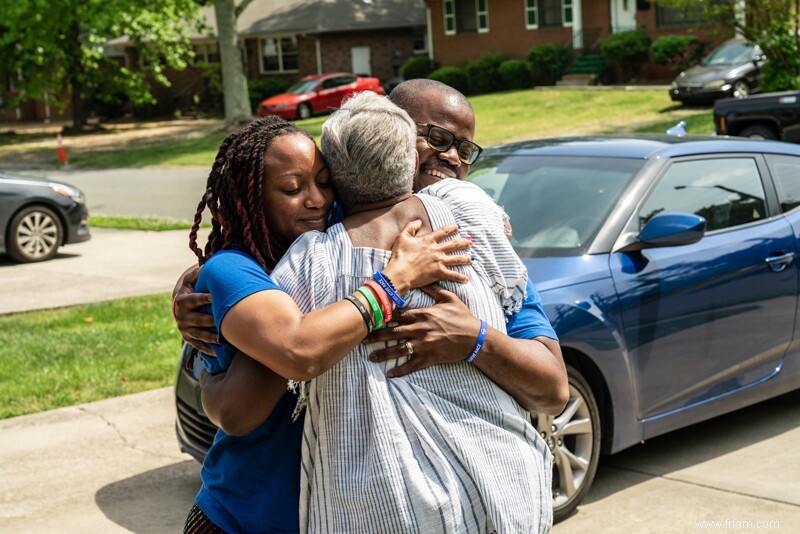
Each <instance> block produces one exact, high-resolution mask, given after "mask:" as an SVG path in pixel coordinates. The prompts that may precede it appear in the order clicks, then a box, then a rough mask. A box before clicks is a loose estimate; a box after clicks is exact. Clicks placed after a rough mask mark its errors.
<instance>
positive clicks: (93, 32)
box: [0, 0, 199, 129]
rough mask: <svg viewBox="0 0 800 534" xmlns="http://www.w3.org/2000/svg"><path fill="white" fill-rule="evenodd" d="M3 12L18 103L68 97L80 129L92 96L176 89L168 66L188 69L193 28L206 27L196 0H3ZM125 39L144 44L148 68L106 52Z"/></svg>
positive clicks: (6, 58)
mask: <svg viewBox="0 0 800 534" xmlns="http://www.w3.org/2000/svg"><path fill="white" fill-rule="evenodd" d="M0 13H2V14H3V16H2V20H1V21H0V55H2V57H0V72H3V73H5V74H6V75H8V76H13V78H14V81H15V84H16V86H17V87H18V88H19V93H20V96H19V97H17V99H16V100H17V101H20V100H44V99H48V98H53V97H54V96H55V97H56V98H57V97H58V96H59V95H65V94H68V95H70V102H71V104H72V120H73V126H74V127H75V128H76V129H80V128H81V127H83V126H84V125H85V124H86V118H87V113H86V107H85V103H86V100H87V98H88V99H91V100H93V101H103V102H114V101H119V100H120V99H122V98H128V99H130V101H131V102H132V103H133V104H134V105H143V104H149V103H154V102H155V100H154V98H153V96H152V94H151V93H150V84H149V79H152V80H153V81H155V82H157V83H161V84H163V85H167V86H168V85H169V81H168V80H167V78H166V76H164V69H165V68H167V67H171V68H174V69H177V70H181V69H183V68H185V67H186V65H187V59H189V58H190V57H191V45H190V43H189V39H188V37H187V34H186V31H187V29H188V28H189V26H190V25H192V24H199V22H198V21H199V4H198V3H197V2H196V1H195V0H0ZM121 37H125V38H127V40H128V42H129V43H130V44H131V45H132V46H134V47H136V48H137V49H138V51H139V54H140V56H141V58H142V59H143V60H144V61H145V62H146V64H147V65H148V67H147V68H146V69H141V68H139V67H138V66H136V67H133V68H131V67H128V66H126V65H124V64H122V63H121V62H119V61H116V60H114V59H113V58H109V57H107V56H106V55H104V51H106V50H107V49H108V43H109V41H111V40H113V39H116V38H121ZM13 103H14V102H12V104H13ZM51 104H52V105H54V106H55V107H60V108H62V109H63V108H64V107H65V103H64V102H60V101H59V100H51Z"/></svg>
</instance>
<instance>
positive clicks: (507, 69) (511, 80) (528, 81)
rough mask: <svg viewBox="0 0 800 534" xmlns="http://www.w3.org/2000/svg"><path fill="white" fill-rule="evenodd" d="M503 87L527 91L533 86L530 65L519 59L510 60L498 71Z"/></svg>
mask: <svg viewBox="0 0 800 534" xmlns="http://www.w3.org/2000/svg"><path fill="white" fill-rule="evenodd" d="M497 71H498V72H499V73H500V79H501V80H502V81H503V86H504V87H506V88H508V89H527V88H529V87H530V86H531V85H532V84H533V79H532V78H531V70H530V68H528V64H527V63H525V62H524V61H520V60H518V59H508V60H506V61H503V62H502V63H501V64H500V67H499V68H498V69H497Z"/></svg>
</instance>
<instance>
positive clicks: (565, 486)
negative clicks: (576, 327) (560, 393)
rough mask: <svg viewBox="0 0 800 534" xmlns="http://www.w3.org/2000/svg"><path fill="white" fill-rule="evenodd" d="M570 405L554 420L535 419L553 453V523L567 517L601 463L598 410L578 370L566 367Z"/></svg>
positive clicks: (577, 503)
mask: <svg viewBox="0 0 800 534" xmlns="http://www.w3.org/2000/svg"><path fill="white" fill-rule="evenodd" d="M567 376H568V378H569V402H568V403H567V407H566V408H564V411H563V412H561V414H559V415H558V416H556V417H553V416H548V415H539V416H537V421H536V427H537V430H539V433H540V434H541V436H542V437H543V438H544V439H545V441H546V442H547V446H548V447H549V448H550V452H552V453H553V459H554V463H553V521H554V522H558V521H561V520H562V519H564V518H565V517H567V516H568V515H569V514H570V513H572V511H573V510H575V508H576V507H577V506H578V505H579V504H580V503H581V501H582V500H583V499H584V497H585V496H586V493H587V492H588V491H589V487H590V486H591V485H592V481H593V480H594V475H595V473H596V472H597V464H598V463H599V461H600V411H599V410H598V409H597V402H595V399H594V395H593V394H592V390H591V388H590V387H589V384H588V383H587V382H586V380H585V379H584V378H583V376H581V374H580V373H579V372H578V370H577V369H575V368H574V367H571V366H569V365H568V366H567Z"/></svg>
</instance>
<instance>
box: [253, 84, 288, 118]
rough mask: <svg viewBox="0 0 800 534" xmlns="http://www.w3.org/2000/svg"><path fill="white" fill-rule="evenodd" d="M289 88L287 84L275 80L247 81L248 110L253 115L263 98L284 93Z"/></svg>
mask: <svg viewBox="0 0 800 534" xmlns="http://www.w3.org/2000/svg"><path fill="white" fill-rule="evenodd" d="M288 88H289V82H287V81H284V80H280V79H277V78H261V79H258V80H247V93H248V95H249V96H250V109H252V110H253V113H255V112H256V111H257V110H258V106H259V105H260V104H261V101H262V100H264V99H265V98H269V97H271V96H274V95H278V94H280V93H285V92H286V90H287V89H288Z"/></svg>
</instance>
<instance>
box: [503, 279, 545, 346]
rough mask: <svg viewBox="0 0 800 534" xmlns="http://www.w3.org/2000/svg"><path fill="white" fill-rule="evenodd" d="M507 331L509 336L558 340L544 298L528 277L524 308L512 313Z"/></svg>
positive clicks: (507, 324)
mask: <svg viewBox="0 0 800 534" xmlns="http://www.w3.org/2000/svg"><path fill="white" fill-rule="evenodd" d="M506 331H507V332H508V335H509V337H513V338H516V339H533V338H535V337H539V336H544V337H549V338H550V339H554V340H556V341H558V336H557V335H556V331H555V330H553V325H551V324H550V320H549V319H548V318H547V315H545V313H544V309H543V308H542V299H541V297H539V293H538V292H537V291H536V288H535V287H534V285H533V282H532V281H531V279H530V277H528V285H527V287H526V288H525V300H524V301H523V302H522V309H521V310H519V311H518V312H517V313H515V314H514V315H511V316H510V317H509V318H508V321H506Z"/></svg>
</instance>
